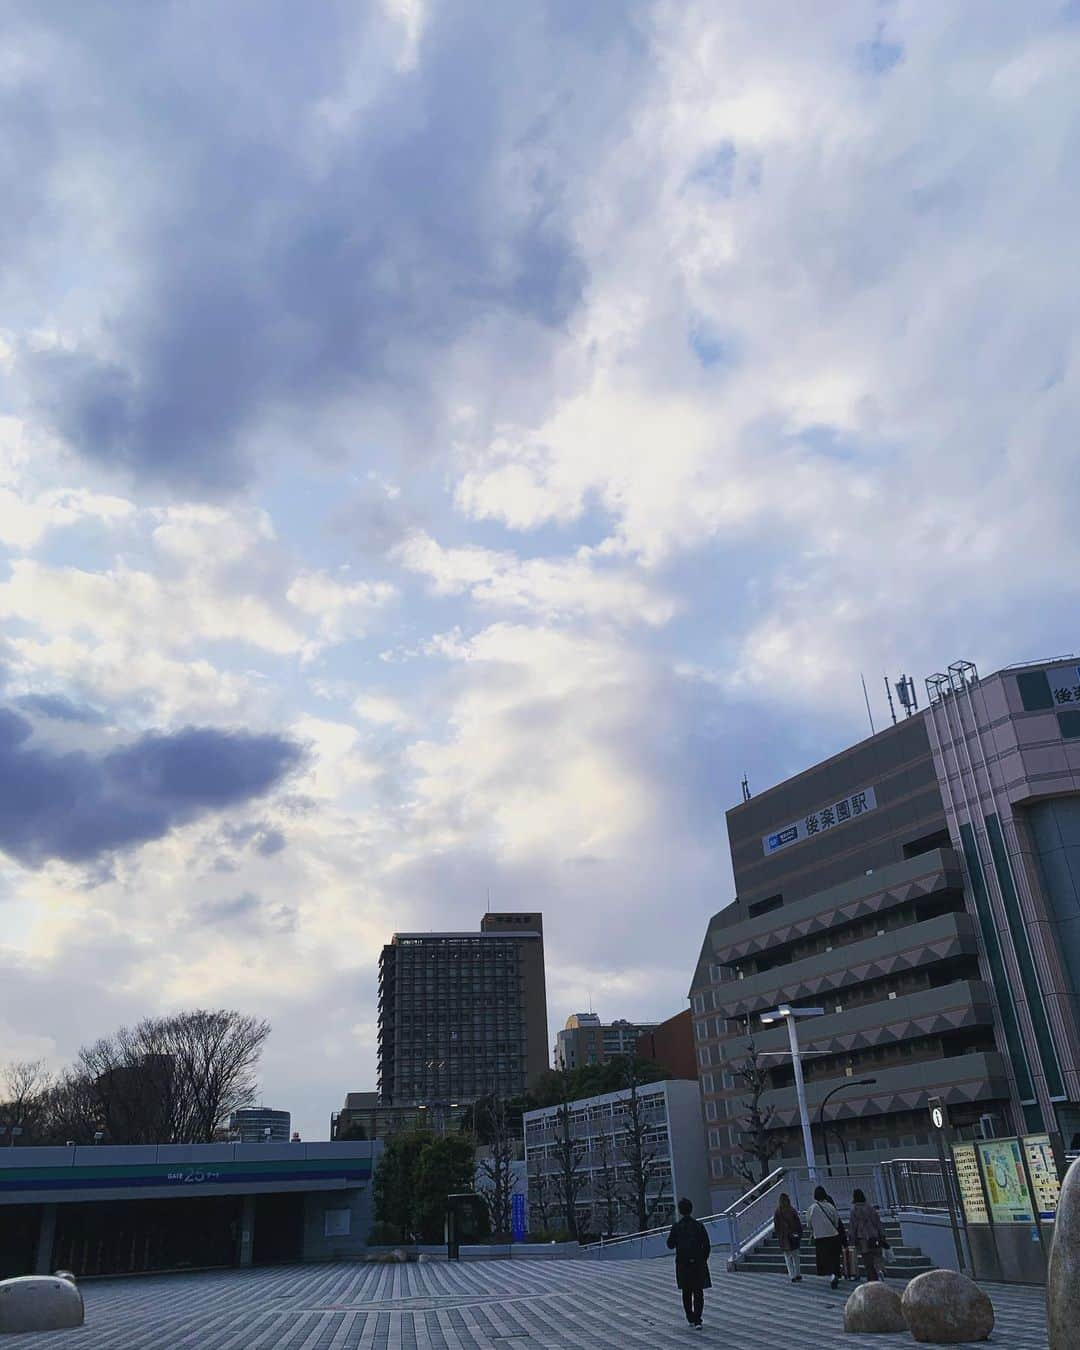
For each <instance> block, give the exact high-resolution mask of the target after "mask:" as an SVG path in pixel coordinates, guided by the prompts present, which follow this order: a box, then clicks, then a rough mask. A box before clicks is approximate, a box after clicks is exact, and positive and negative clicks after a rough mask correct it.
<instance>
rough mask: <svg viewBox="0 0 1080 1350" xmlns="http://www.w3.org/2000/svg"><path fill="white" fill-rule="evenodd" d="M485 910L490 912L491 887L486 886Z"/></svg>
mask: <svg viewBox="0 0 1080 1350" xmlns="http://www.w3.org/2000/svg"><path fill="white" fill-rule="evenodd" d="M487 912H488V913H489V914H490V913H491V887H490V886H489V887H488V888H487Z"/></svg>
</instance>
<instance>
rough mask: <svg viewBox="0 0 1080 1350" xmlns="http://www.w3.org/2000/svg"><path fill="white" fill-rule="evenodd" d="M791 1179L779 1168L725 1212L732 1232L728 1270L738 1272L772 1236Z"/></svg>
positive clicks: (785, 1171)
mask: <svg viewBox="0 0 1080 1350" xmlns="http://www.w3.org/2000/svg"><path fill="white" fill-rule="evenodd" d="M788 1175H789V1174H788V1172H787V1170H786V1169H785V1168H783V1167H778V1168H776V1170H775V1171H773V1172H770V1173H769V1175H768V1176H767V1177H764V1178H763V1179H762V1180H761V1181H759V1182H758V1184H757V1185H756V1186H752V1187H751V1188H750V1190H748V1191H747V1192H746V1194H745V1195H740V1196H739V1198H738V1200H736V1201H735V1203H734V1204H733V1205H729V1206H728V1207H727V1209H726V1210H725V1211H724V1215H725V1217H726V1218H727V1220H728V1226H729V1229H730V1232H731V1255H730V1257H729V1258H728V1267H729V1269H731V1270H734V1269H736V1267H737V1266H738V1264H739V1262H740V1260H742V1258H743V1257H744V1256H746V1255H747V1253H749V1252H752V1251H753V1250H754V1248H755V1247H757V1246H759V1245H760V1243H762V1242H763V1241H764V1240H765V1238H767V1237H768V1235H769V1234H770V1233H771V1232H772V1226H773V1215H774V1214H775V1213H776V1202H777V1199H778V1197H779V1195H780V1192H781V1190H782V1189H783V1188H785V1187H787V1186H790V1182H789V1181H788ZM792 1203H795V1202H794V1198H793V1200H792Z"/></svg>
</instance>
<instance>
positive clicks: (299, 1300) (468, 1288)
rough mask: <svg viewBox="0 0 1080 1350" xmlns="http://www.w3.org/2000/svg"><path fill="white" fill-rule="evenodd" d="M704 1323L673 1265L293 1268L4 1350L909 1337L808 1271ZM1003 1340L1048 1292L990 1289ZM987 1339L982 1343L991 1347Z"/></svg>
mask: <svg viewBox="0 0 1080 1350" xmlns="http://www.w3.org/2000/svg"><path fill="white" fill-rule="evenodd" d="M713 1278H714V1285H713V1288H712V1289H711V1290H710V1291H709V1294H708V1295H707V1301H706V1304H705V1327H704V1328H703V1329H702V1330H700V1331H694V1330H691V1329H690V1328H689V1327H687V1325H686V1322H685V1321H684V1319H683V1315H682V1308H681V1305H680V1302H679V1295H678V1293H677V1291H676V1289H675V1286H674V1279H673V1272H672V1265H671V1262H670V1261H667V1260H662V1259H661V1260H654V1261H648V1260H646V1261H612V1262H608V1263H604V1264H602V1265H601V1264H598V1263H595V1262H591V1261H574V1260H565V1261H482V1262H480V1261H478V1262H466V1263H464V1264H461V1265H456V1264H455V1265H447V1264H446V1263H444V1262H429V1263H424V1264H417V1265H400V1266H376V1265H370V1266H369V1265H327V1266H289V1267H278V1268H273V1269H264V1270H249V1271H228V1272H221V1273H207V1274H193V1275H161V1276H141V1277H132V1278H128V1279H118V1280H108V1281H100V1282H94V1281H91V1282H89V1283H87V1284H84V1285H83V1292H84V1295H85V1297H86V1317H87V1325H86V1326H85V1327H83V1328H82V1329H80V1330H78V1331H66V1332H53V1333H50V1334H47V1335H35V1336H6V1337H4V1338H3V1343H4V1350H23V1347H31V1346H32V1347H38V1348H39V1350H46V1347H53V1346H56V1347H68V1346H71V1347H72V1348H73V1350H75V1347H78V1350H478V1348H479V1347H482V1348H483V1350H537V1348H538V1347H547V1348H548V1350H558V1347H575V1350H581V1348H583V1347H595V1346H616V1347H620V1350H623V1348H625V1347H631V1346H642V1347H646V1346H647V1347H650V1348H651V1350H657V1347H668V1346H686V1345H689V1344H692V1343H694V1342H697V1343H699V1344H704V1345H710V1346H725V1347H728V1350H778V1347H782V1348H783V1350H804V1348H805V1350H834V1348H835V1350H839V1348H840V1347H843V1350H856V1348H857V1347H860V1346H864V1347H871V1346H876V1347H878V1350H886V1347H888V1346H891V1345H895V1346H900V1345H903V1346H911V1345H914V1344H915V1342H914V1341H912V1340H911V1338H910V1337H909V1336H907V1335H906V1334H905V1335H900V1336H845V1335H844V1334H843V1330H842V1317H841V1314H842V1309H843V1306H844V1297H845V1296H844V1293H843V1292H842V1291H841V1292H837V1293H833V1292H832V1291H831V1290H830V1289H829V1288H828V1286H827V1284H826V1283H825V1281H824V1280H820V1281H819V1280H817V1279H815V1278H813V1277H807V1278H806V1279H804V1281H803V1283H802V1284H801V1285H799V1286H793V1285H791V1284H789V1283H788V1282H787V1280H786V1279H785V1278H783V1277H782V1276H771V1275H746V1274H742V1275H729V1274H726V1273H725V1272H724V1271H723V1269H722V1267H721V1268H720V1269H718V1270H717V1271H716V1272H715V1273H714V1276H713ZM986 1288H987V1290H988V1292H989V1293H990V1295H991V1297H992V1298H993V1300H994V1306H995V1309H996V1311H997V1326H996V1328H995V1330H994V1335H993V1339H992V1342H991V1343H992V1344H995V1345H998V1346H1003V1347H1008V1350H1045V1347H1046V1318H1045V1313H1044V1309H1043V1295H1042V1290H1039V1289H1024V1288H1017V1287H1015V1286H1010V1287H1006V1286H1003V1285H996V1286H995V1285H988V1286H986ZM984 1344H985V1343H984Z"/></svg>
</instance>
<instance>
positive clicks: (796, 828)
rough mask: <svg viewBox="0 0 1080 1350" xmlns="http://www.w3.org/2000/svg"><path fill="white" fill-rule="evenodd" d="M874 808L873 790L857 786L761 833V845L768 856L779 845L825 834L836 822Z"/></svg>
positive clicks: (778, 849)
mask: <svg viewBox="0 0 1080 1350" xmlns="http://www.w3.org/2000/svg"><path fill="white" fill-rule="evenodd" d="M876 809H877V794H876V793H875V792H874V789H873V788H872V787H866V788H861V789H860V790H859V791H858V792H852V793H851V794H850V795H849V796H847V797H841V798H840V800H839V801H836V802H829V804H828V805H827V806H819V807H818V808H817V809H816V810H814V811H811V812H809V813H808V814H807V815H805V816H803V817H802V819H801V820H793V821H792V822H791V823H790V824H789V825H782V826H781V827H780V828H779V829H778V830H771V831H770V832H769V833H768V834H763V835H762V836H761V847H762V849H763V851H764V853H765V856H766V857H767V858H768V857H771V856H772V854H774V853H778V852H779V851H780V850H781V849H782V848H788V847H789V846H790V845H791V844H798V843H801V842H802V841H803V840H804V839H811V838H816V837H817V836H818V835H822V834H827V833H828V832H829V831H830V830H835V829H836V828H837V826H840V825H847V824H850V822H851V821H853V820H857V819H858V818H859V817H860V816H863V815H865V814H866V812H867V811H874V810H876Z"/></svg>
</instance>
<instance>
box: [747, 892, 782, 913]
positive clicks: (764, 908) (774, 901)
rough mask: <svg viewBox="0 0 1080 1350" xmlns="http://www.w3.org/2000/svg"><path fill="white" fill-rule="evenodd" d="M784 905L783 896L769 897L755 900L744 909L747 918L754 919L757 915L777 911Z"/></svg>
mask: <svg viewBox="0 0 1080 1350" xmlns="http://www.w3.org/2000/svg"><path fill="white" fill-rule="evenodd" d="M783 903H784V897H783V895H769V896H766V898H765V899H764V900H755V902H754V903H753V904H752V905H748V906H747V909H746V913H747V916H748V917H749V918H751V919H756V918H757V917H758V915H759V914H769V913H770V912H771V911H772V910H774V909H779V908H780V906H781V905H782V904H783Z"/></svg>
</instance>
